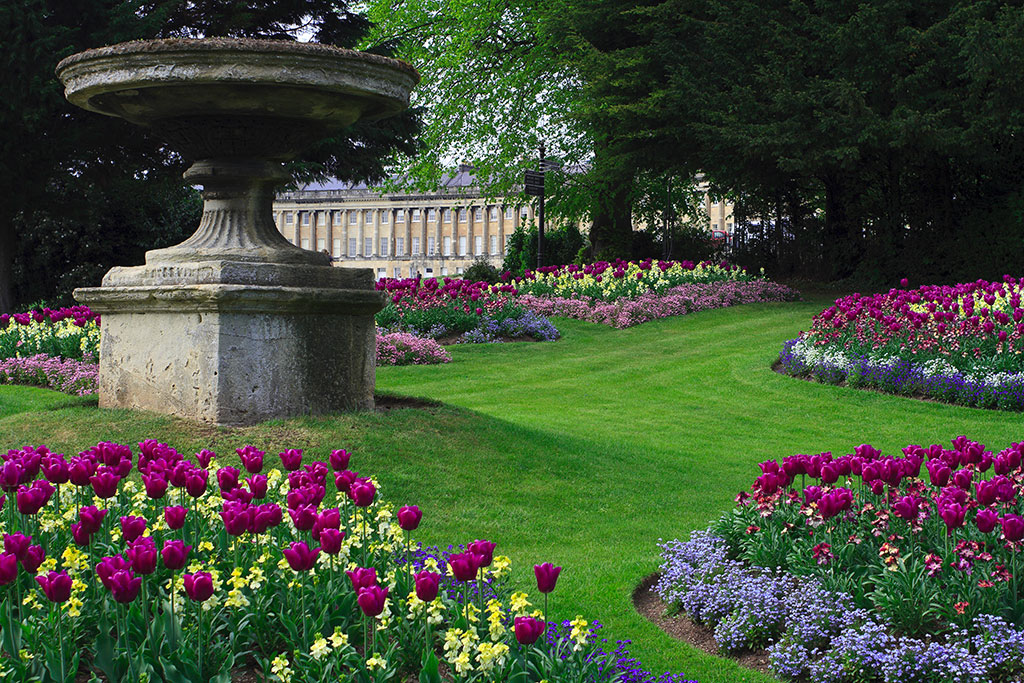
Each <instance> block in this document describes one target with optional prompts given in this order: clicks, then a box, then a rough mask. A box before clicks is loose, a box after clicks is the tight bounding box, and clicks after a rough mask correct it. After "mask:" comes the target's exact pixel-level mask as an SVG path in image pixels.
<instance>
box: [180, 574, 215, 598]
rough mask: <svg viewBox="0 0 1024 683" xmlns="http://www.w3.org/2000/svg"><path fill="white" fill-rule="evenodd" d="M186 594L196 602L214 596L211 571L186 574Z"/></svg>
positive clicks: (184, 578)
mask: <svg viewBox="0 0 1024 683" xmlns="http://www.w3.org/2000/svg"><path fill="white" fill-rule="evenodd" d="M182 578H183V580H184V582H185V594H186V595H188V597H189V598H191V599H192V600H195V601H196V602H205V601H206V600H209V599H210V598H211V597H212V596H213V577H212V576H210V573H209V572H196V573H195V574H185V575H184V576H183V577H182Z"/></svg>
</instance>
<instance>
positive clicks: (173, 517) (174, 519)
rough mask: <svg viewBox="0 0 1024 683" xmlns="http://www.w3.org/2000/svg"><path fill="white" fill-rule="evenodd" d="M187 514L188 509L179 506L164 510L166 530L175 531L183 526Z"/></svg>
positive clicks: (171, 506)
mask: <svg viewBox="0 0 1024 683" xmlns="http://www.w3.org/2000/svg"><path fill="white" fill-rule="evenodd" d="M187 514H188V509H186V508H183V507H181V506H180V505H170V506H168V507H165V508H164V521H165V522H167V526H168V528H170V529H174V530H177V529H180V528H181V527H183V526H185V515H187Z"/></svg>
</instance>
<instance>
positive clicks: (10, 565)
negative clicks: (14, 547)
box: [0, 553, 18, 586]
mask: <svg viewBox="0 0 1024 683" xmlns="http://www.w3.org/2000/svg"><path fill="white" fill-rule="evenodd" d="M17 577H18V556H17V555H15V554H14V553H4V554H2V555H0V586H6V585H7V584H9V583H10V582H11V581H14V579H16V578H17Z"/></svg>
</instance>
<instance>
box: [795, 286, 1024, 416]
mask: <svg viewBox="0 0 1024 683" xmlns="http://www.w3.org/2000/svg"><path fill="white" fill-rule="evenodd" d="M901 285H902V286H903V287H904V288H903V289H890V290H889V291H888V292H883V293H878V294H872V295H862V294H856V293H855V294H851V295H850V296H846V297H842V298H840V299H837V300H836V301H835V303H834V304H833V305H831V306H829V307H828V308H826V309H824V310H823V311H821V312H820V313H819V314H817V315H816V316H814V320H813V322H812V324H811V328H810V329H809V330H808V331H806V332H802V333H801V334H800V336H799V337H798V338H796V339H792V340H789V341H787V342H786V343H785V344H784V345H783V349H782V352H781V354H780V356H779V362H780V364H781V367H782V369H783V370H784V371H785V372H786V373H788V374H791V375H796V376H804V377H811V378H813V379H816V380H819V381H822V382H827V383H831V384H841V383H846V384H848V385H849V386H853V387H869V388H874V389H879V390H881V391H885V392H889V393H894V394H903V395H915V396H923V397H927V398H933V399H937V400H942V401H947V402H950V403H959V404H963V405H968V406H977V407H982V408H1000V409H1009V410H1024V355H1022V353H1021V352H1022V350H1024V341H1022V338H1024V305H1022V281H1021V280H1020V279H1017V278H1014V277H1011V276H1009V275H1006V276H1004V277H1003V279H1002V281H1001V282H988V281H985V280H978V281H976V282H965V283H960V284H956V285H950V286H938V285H928V286H923V287H919V288H917V289H906V288H905V287H906V280H903V281H902V282H901Z"/></svg>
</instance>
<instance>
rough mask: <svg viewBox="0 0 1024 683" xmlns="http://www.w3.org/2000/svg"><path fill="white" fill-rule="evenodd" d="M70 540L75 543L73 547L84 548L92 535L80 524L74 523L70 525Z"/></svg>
mask: <svg viewBox="0 0 1024 683" xmlns="http://www.w3.org/2000/svg"><path fill="white" fill-rule="evenodd" d="M71 539H72V540H73V541H74V542H75V545H77V546H80V547H82V548H84V547H86V546H87V545H89V542H90V541H91V540H92V534H90V533H89V531H88V530H87V529H86V528H85V527H84V526H82V524H81V522H76V523H74V524H72V525H71Z"/></svg>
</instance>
